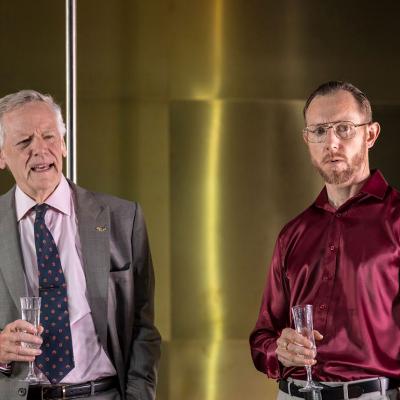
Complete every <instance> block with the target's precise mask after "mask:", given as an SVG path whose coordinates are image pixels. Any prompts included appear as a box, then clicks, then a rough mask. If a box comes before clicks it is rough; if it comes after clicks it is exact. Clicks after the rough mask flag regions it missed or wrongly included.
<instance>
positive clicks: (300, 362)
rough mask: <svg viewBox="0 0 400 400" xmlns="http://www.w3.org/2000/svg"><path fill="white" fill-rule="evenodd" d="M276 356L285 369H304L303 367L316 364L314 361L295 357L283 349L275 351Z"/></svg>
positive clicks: (295, 355) (299, 356) (298, 356)
mask: <svg viewBox="0 0 400 400" xmlns="http://www.w3.org/2000/svg"><path fill="white" fill-rule="evenodd" d="M276 354H277V356H278V360H279V361H280V362H281V363H282V364H283V365H285V366H286V367H289V366H297V367H304V366H305V365H314V364H315V363H316V360H314V359H310V358H304V357H302V356H301V355H297V354H295V353H292V352H289V351H286V350H283V349H277V350H276Z"/></svg>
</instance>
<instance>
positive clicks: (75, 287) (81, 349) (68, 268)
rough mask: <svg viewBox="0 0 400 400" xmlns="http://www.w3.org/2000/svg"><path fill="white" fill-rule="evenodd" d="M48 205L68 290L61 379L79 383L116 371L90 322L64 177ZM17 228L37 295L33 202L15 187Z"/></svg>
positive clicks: (28, 283) (29, 288)
mask: <svg viewBox="0 0 400 400" xmlns="http://www.w3.org/2000/svg"><path fill="white" fill-rule="evenodd" d="M45 203H46V204H48V205H49V206H51V208H50V209H49V210H48V211H47V213H46V216H45V221H46V225H47V227H48V228H49V230H50V232H51V234H52V235H53V237H54V241H55V242H56V245H57V247H58V251H59V254H60V259H61V265H62V267H63V271H64V275H65V280H66V282H67V290H68V306H69V314H70V324H71V335H72V343H73V349H74V359H75V368H74V369H73V370H72V371H71V372H70V373H69V374H68V375H67V376H66V377H65V378H64V379H63V380H62V381H61V382H62V383H82V382H87V381H92V380H96V379H99V378H103V377H106V376H112V375H116V371H115V369H114V367H113V365H112V363H111V361H110V359H109V358H108V356H107V355H106V353H105V351H104V349H103V348H102V346H101V344H100V341H99V338H98V336H97V334H96V331H95V327H94V324H93V318H92V314H91V310H90V307H89V304H88V301H87V297H86V279H85V274H84V271H83V265H82V256H81V244H80V239H79V232H78V226H77V224H78V221H77V219H76V214H75V206H74V199H73V194H72V191H71V188H70V186H69V184H68V182H67V180H66V179H65V178H64V176H62V178H61V181H60V184H59V185H58V187H57V188H56V190H55V191H54V192H53V193H52V194H51V196H50V197H49V198H48V199H47V200H46V201H45ZM15 204H16V211H17V220H18V229H19V234H20V238H21V248H22V255H23V260H24V265H25V276H26V287H27V293H28V294H29V295H31V296H33V295H36V296H37V295H38V266H37V260H36V250H35V241H34V234H33V229H34V228H33V224H34V221H35V212H34V211H33V210H32V207H34V206H35V205H36V202H35V201H34V200H32V199H31V198H30V197H29V196H27V195H26V194H25V193H24V192H23V191H22V190H21V189H20V188H19V187H18V186H17V188H16V191H15Z"/></svg>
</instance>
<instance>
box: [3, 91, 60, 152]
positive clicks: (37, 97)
mask: <svg viewBox="0 0 400 400" xmlns="http://www.w3.org/2000/svg"><path fill="white" fill-rule="evenodd" d="M35 101H43V102H44V103H46V104H48V105H49V106H50V107H51V109H52V110H53V111H54V114H55V117H56V121H57V128H58V131H59V134H60V135H61V136H64V135H65V132H66V129H65V124H64V120H63V117H62V114H61V108H60V106H59V105H58V104H57V103H56V102H55V101H54V99H53V98H52V97H51V96H50V95H49V94H42V93H39V92H37V91H36V90H20V91H19V92H16V93H11V94H9V95H7V96H4V97H2V98H1V99H0V149H1V148H2V147H3V144H4V138H5V134H6V131H5V127H4V123H3V117H4V114H6V113H8V112H11V111H13V110H15V109H17V108H19V107H22V106H23V105H24V104H27V103H32V102H35Z"/></svg>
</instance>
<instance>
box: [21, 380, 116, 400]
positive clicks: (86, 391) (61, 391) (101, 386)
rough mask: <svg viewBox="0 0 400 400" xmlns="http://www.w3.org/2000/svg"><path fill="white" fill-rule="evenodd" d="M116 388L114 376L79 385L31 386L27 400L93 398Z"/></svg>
mask: <svg viewBox="0 0 400 400" xmlns="http://www.w3.org/2000/svg"><path fill="white" fill-rule="evenodd" d="M116 387H117V378H116V377H114V376H113V377H111V378H104V379H100V380H98V381H92V382H85V383H77V384H68V383H66V384H62V383H60V384H58V385H46V384H44V385H32V386H29V392H28V398H27V400H46V399H74V398H79V397H87V396H91V395H94V394H95V393H99V392H104V391H106V390H109V389H113V388H116Z"/></svg>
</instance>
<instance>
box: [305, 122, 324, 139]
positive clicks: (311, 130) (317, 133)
mask: <svg viewBox="0 0 400 400" xmlns="http://www.w3.org/2000/svg"><path fill="white" fill-rule="evenodd" d="M306 131H307V140H308V141H309V142H312V143H320V142H323V141H324V140H325V136H326V131H327V127H326V126H324V125H310V126H309V127H308V128H306Z"/></svg>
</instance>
